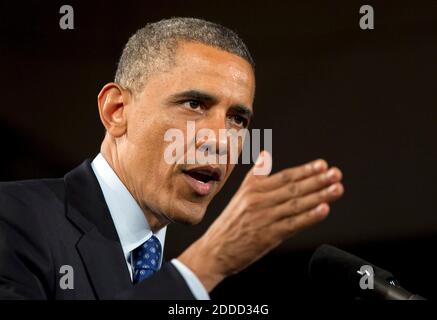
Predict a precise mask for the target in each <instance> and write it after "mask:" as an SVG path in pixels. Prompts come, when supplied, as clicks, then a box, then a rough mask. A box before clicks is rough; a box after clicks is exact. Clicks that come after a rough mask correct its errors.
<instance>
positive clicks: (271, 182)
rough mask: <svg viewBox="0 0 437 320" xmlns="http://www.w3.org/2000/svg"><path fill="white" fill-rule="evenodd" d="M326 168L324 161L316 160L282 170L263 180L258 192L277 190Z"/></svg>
mask: <svg viewBox="0 0 437 320" xmlns="http://www.w3.org/2000/svg"><path fill="white" fill-rule="evenodd" d="M327 168H328V164H327V163H326V161H325V160H322V159H318V160H315V161H312V162H309V163H306V164H304V165H301V166H298V167H293V168H288V169H284V170H282V171H280V172H278V173H275V174H273V175H271V176H270V177H268V178H267V179H264V180H263V181H262V183H260V185H259V187H260V189H262V190H260V191H270V190H273V189H278V188H280V187H282V186H284V185H287V184H289V183H291V182H296V181H299V180H302V179H305V178H308V177H310V176H313V175H315V174H319V173H322V172H324V171H326V170H327Z"/></svg>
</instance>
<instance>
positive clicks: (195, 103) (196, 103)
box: [183, 100, 204, 110]
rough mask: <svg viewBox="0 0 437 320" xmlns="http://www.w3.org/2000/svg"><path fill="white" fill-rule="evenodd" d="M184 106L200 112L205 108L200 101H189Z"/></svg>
mask: <svg viewBox="0 0 437 320" xmlns="http://www.w3.org/2000/svg"><path fill="white" fill-rule="evenodd" d="M183 105H184V106H185V107H187V108H189V109H191V110H200V109H203V108H204V105H203V103H202V102H200V101H198V100H187V101H184V103H183Z"/></svg>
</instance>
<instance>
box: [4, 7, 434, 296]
mask: <svg viewBox="0 0 437 320" xmlns="http://www.w3.org/2000/svg"><path fill="white" fill-rule="evenodd" d="M63 4H69V5H71V6H72V7H73V8H74V14H75V21H74V22H75V29H74V30H61V29H60V28H59V19H60V17H61V14H59V8H60V7H61V5H63ZM363 4H371V5H373V8H374V10H375V29H374V30H368V31H363V30H361V29H360V28H359V26H358V21H359V17H360V15H359V8H360V6H361V5H363ZM171 16H193V17H201V18H205V19H208V20H212V21H215V22H218V23H222V24H224V25H226V26H228V27H230V28H232V29H234V30H236V31H237V32H238V33H239V34H240V35H241V36H242V38H243V39H244V40H245V41H246V43H247V44H248V46H249V48H250V50H251V52H252V54H253V56H254V58H255V60H256V64H257V70H256V73H257V96H256V101H255V122H254V127H255V128H271V129H273V156H274V171H277V170H280V169H282V168H286V167H288V166H292V165H297V164H300V163H303V162H306V161H308V160H311V159H314V158H318V157H323V158H325V159H327V160H328V162H330V163H331V164H335V165H337V166H339V167H340V168H341V169H342V170H343V172H344V184H345V188H346V193H345V195H344V197H343V199H342V200H341V201H340V202H338V203H337V204H335V205H334V207H333V210H332V213H331V215H330V217H329V219H328V220H326V221H325V222H323V223H322V224H320V225H318V226H316V227H315V228H312V229H311V230H308V231H306V232H304V233H301V234H299V235H297V236H296V237H294V238H292V239H291V240H289V241H287V242H286V243H284V244H283V245H282V246H281V247H279V248H278V249H277V250H275V251H274V252H272V253H271V254H269V255H268V256H267V257H266V258H264V259H262V260H261V261H259V262H257V263H256V264H254V265H253V266H251V267H250V268H249V269H248V270H246V271H245V272H243V273H241V274H239V275H237V276H234V277H231V278H230V279H228V280H227V281H226V282H224V283H223V284H221V285H220V286H219V287H218V288H217V289H216V290H215V292H213V295H212V296H213V297H216V298H231V297H253V298H268V297H270V298H271V297H279V296H280V293H279V290H278V289H282V288H284V289H286V290H287V292H288V293H289V296H287V297H286V298H292V299H295V298H300V297H302V296H304V297H317V296H319V297H320V295H317V294H315V293H314V291H313V288H312V285H311V283H310V282H309V280H308V277H307V275H306V266H307V262H308V259H309V257H310V255H311V253H312V251H313V250H314V249H315V248H316V247H317V245H319V244H321V243H331V244H334V245H337V246H340V247H342V248H345V249H348V250H350V251H352V252H353V253H355V254H358V255H361V256H363V257H364V258H366V259H368V260H370V261H372V262H374V263H375V264H377V265H380V266H382V267H385V268H387V269H389V270H391V271H392V272H393V273H395V274H396V275H397V276H398V278H399V279H400V280H401V283H403V284H404V285H405V286H406V287H407V288H409V289H411V290H413V291H416V292H419V293H421V294H423V295H425V296H427V297H431V298H432V297H436V296H437V294H435V293H434V290H433V285H434V284H435V282H436V280H435V279H434V278H433V277H432V273H433V271H434V260H435V259H434V255H435V254H436V253H435V252H437V251H436V249H435V248H434V246H435V245H436V244H437V242H436V239H437V237H436V236H437V232H436V231H437V211H436V206H437V201H436V187H435V181H437V179H436V178H437V176H436V168H435V167H436V159H437V157H436V148H435V145H436V144H435V140H436V137H437V135H436V133H437V130H436V128H437V126H436V124H437V121H436V120H437V112H436V107H437V99H436V94H435V93H436V80H437V72H436V71H437V68H436V54H437V44H436V40H437V1H315V0H311V1H293V2H292V1H218V0H214V1H204V0H203V1H201V0H189V1H170V0H165V1H162V0H160V1H112V2H111V1H82V2H78V1H62V2H56V1H54V2H50V1H44V2H43V1H20V2H15V1H11V0H8V1H2V2H1V5H0V32H1V34H0V35H1V44H0V45H1V47H0V52H1V59H0V70H1V76H0V88H1V102H2V105H1V108H0V133H1V134H2V135H1V136H2V138H3V146H2V148H1V150H2V157H1V160H0V161H1V162H0V180H15V179H25V178H26V179H27V178H37V177H56V176H61V175H63V174H64V173H65V172H66V171H67V170H69V169H71V168H72V167H74V166H75V165H77V164H78V163H80V162H81V161H82V160H83V159H85V158H90V157H93V156H94V155H95V154H96V153H97V152H98V149H99V143H100V141H101V138H102V137H103V127H102V126H101V125H100V122H99V118H98V112H97V106H96V96H97V93H98V92H99V90H100V88H101V87H102V86H103V85H104V84H105V83H106V82H109V81H112V79H113V75H114V72H115V68H116V63H117V60H118V57H119V55H120V53H121V50H122V47H123V45H124V43H125V42H126V41H127V39H128V37H129V36H130V34H131V33H133V32H134V31H135V30H136V29H138V28H140V27H141V26H143V25H144V24H145V23H147V22H151V21H156V20H159V19H162V18H167V17H171ZM247 169H248V167H244V166H241V167H239V168H237V170H236V172H235V173H234V174H233V177H232V178H231V180H230V182H229V183H228V185H227V186H226V187H225V188H224V190H223V191H222V192H221V193H220V194H219V196H218V197H217V198H216V199H215V200H214V201H213V203H212V204H211V206H210V210H209V212H208V215H207V218H206V219H205V221H204V222H203V223H201V224H200V225H198V226H195V227H186V226H171V227H170V228H169V232H168V238H167V242H166V256H167V258H171V257H174V256H176V255H177V254H178V253H179V252H181V251H182V250H183V249H184V248H185V247H186V246H187V245H189V244H190V243H191V242H192V241H194V240H195V239H196V238H197V237H198V236H199V235H200V234H202V232H203V231H204V230H205V229H206V228H207V227H208V225H209V224H210V223H211V221H213V219H214V218H215V217H216V216H217V215H218V214H219V213H220V212H221V210H222V209H223V207H224V206H225V204H226V203H227V202H228V201H229V199H230V197H231V196H232V194H233V193H234V192H235V190H236V188H237V187H238V185H239V182H240V181H241V179H242V177H243V176H244V173H245V172H246V171H247ZM430 275H431V276H430Z"/></svg>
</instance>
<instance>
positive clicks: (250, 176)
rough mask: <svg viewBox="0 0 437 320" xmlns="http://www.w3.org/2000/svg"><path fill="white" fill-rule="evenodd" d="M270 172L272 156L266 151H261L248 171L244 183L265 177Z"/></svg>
mask: <svg viewBox="0 0 437 320" xmlns="http://www.w3.org/2000/svg"><path fill="white" fill-rule="evenodd" d="M271 171H272V156H271V154H270V153H269V152H268V151H266V150H263V151H261V152H260V154H259V156H258V158H257V159H256V161H255V164H254V166H253V167H252V169H250V171H249V172H248V173H247V175H246V178H245V179H244V183H248V182H250V181H254V180H256V179H260V178H263V177H266V176H268V175H269V174H270V172H271Z"/></svg>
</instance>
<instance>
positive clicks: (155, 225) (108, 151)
mask: <svg viewBox="0 0 437 320" xmlns="http://www.w3.org/2000/svg"><path fill="white" fill-rule="evenodd" d="M100 153H101V154H102V155H103V157H104V158H105V160H106V161H107V162H108V164H109V166H110V167H111V168H112V170H114V172H115V174H116V175H117V176H118V178H119V179H120V180H121V182H122V183H123V184H124V185H125V187H126V188H127V190H128V191H129V193H130V194H131V195H132V197H133V198H134V199H135V201H136V202H137V203H138V205H139V206H140V208H141V210H142V211H143V213H144V216H145V218H146V220H147V222H148V224H149V226H150V229H151V230H152V232H153V233H155V232H157V231H159V230H160V229H162V228H164V227H165V226H167V225H168V224H169V223H170V221H169V220H168V219H167V218H165V217H164V216H163V215H161V214H159V213H156V212H155V211H154V210H151V208H150V207H149V206H148V205H147V204H146V203H144V202H143V201H141V199H140V198H139V196H138V194H137V193H136V192H135V188H134V186H133V184H131V183H129V179H128V178H127V177H128V176H127V174H126V171H125V170H124V168H123V165H122V163H121V161H120V158H119V153H118V150H117V143H116V141H115V140H114V139H113V138H112V137H110V136H109V135H106V136H105V138H104V140H103V142H102V145H101V148H100Z"/></svg>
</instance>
